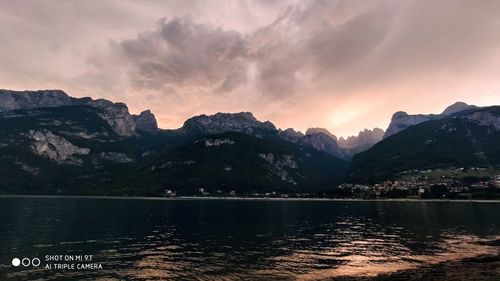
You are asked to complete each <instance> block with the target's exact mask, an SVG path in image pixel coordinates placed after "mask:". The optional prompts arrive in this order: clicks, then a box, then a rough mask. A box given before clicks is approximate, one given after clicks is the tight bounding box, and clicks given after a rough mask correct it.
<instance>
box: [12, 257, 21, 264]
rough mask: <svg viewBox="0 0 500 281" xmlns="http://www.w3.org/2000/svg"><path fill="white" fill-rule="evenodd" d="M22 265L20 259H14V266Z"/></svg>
mask: <svg viewBox="0 0 500 281" xmlns="http://www.w3.org/2000/svg"><path fill="white" fill-rule="evenodd" d="M20 264H21V260H20V259H18V258H13V259H12V265H13V266H19V265H20Z"/></svg>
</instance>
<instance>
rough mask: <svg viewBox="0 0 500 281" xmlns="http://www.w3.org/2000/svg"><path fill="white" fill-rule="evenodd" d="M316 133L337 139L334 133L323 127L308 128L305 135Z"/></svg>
mask: <svg viewBox="0 0 500 281" xmlns="http://www.w3.org/2000/svg"><path fill="white" fill-rule="evenodd" d="M317 134H325V135H327V136H329V137H330V138H332V139H334V140H335V141H337V137H336V136H335V135H334V134H332V133H330V131H328V130H327V129H325V128H308V129H307V130H306V135H317Z"/></svg>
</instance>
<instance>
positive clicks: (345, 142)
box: [338, 128, 384, 152]
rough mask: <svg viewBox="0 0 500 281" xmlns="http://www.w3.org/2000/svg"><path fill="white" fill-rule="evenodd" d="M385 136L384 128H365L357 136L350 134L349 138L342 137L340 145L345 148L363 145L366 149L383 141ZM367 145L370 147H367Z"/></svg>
mask: <svg viewBox="0 0 500 281" xmlns="http://www.w3.org/2000/svg"><path fill="white" fill-rule="evenodd" d="M383 137H384V130H382V129H380V128H373V130H369V129H364V130H363V131H360V132H359V133H358V135H357V136H349V137H347V138H343V137H341V138H340V139H339V141H338V143H339V145H340V147H343V148H355V147H363V148H364V149H363V150H366V149H368V148H369V147H371V146H372V145H374V144H376V143H377V142H379V141H381V140H382V138H383ZM365 146H368V147H366V148H365ZM361 151H362V150H361ZM358 152H360V151H358Z"/></svg>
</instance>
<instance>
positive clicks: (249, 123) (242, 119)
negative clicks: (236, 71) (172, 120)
mask: <svg viewBox="0 0 500 281" xmlns="http://www.w3.org/2000/svg"><path fill="white" fill-rule="evenodd" d="M181 129H182V130H184V131H187V132H201V133H208V134H216V133H222V132H239V133H246V134H249V135H257V136H259V135H260V134H262V133H264V132H266V131H273V132H275V131H277V129H276V127H275V126H274V124H273V123H271V122H269V121H266V122H261V121H258V120H257V119H256V118H255V117H254V116H253V114H252V113H250V112H240V113H220V112H219V113H216V114H214V115H205V114H203V115H198V116H195V117H192V118H190V119H188V120H186V122H184V125H183V126H182V128H181Z"/></svg>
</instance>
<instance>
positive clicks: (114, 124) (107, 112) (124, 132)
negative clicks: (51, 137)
mask: <svg viewBox="0 0 500 281" xmlns="http://www.w3.org/2000/svg"><path fill="white" fill-rule="evenodd" d="M77 105H86V106H92V107H95V108H98V109H100V110H101V112H100V114H99V116H100V117H101V118H102V119H103V120H105V121H106V123H108V124H109V125H110V126H111V128H113V130H114V132H115V133H116V134H117V135H119V136H121V137H130V136H134V135H136V128H139V129H142V130H145V131H155V130H157V128H158V127H157V126H156V119H155V118H154V115H153V114H152V113H151V112H149V110H148V111H145V112H142V113H141V115H139V116H138V117H137V118H134V116H132V115H131V114H130V113H129V111H128V107H127V105H125V104H124V103H119V102H117V103H113V102H111V101H108V100H105V99H97V100H93V99H91V98H88V97H86V98H74V97H70V96H68V95H67V94H66V93H65V92H63V91H61V90H41V91H11V90H0V112H3V111H11V110H19V109H36V108H51V107H61V106H77Z"/></svg>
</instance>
